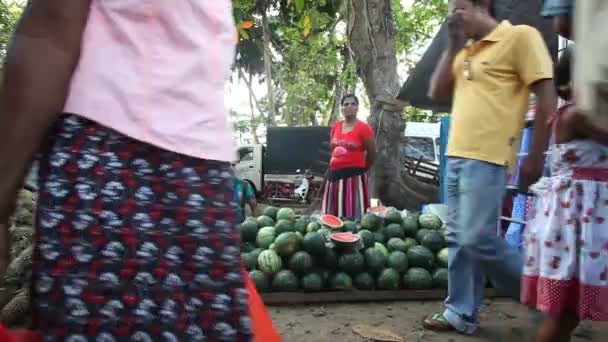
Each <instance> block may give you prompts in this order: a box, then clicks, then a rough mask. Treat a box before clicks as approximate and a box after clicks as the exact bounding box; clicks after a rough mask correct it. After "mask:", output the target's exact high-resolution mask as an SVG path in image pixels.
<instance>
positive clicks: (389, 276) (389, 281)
mask: <svg viewBox="0 0 608 342" xmlns="http://www.w3.org/2000/svg"><path fill="white" fill-rule="evenodd" d="M400 285H401V275H399V272H397V271H396V270H394V269H392V268H385V269H383V270H382V272H380V275H378V278H377V279H376V288H378V290H388V291H390V290H398V289H399V288H400Z"/></svg>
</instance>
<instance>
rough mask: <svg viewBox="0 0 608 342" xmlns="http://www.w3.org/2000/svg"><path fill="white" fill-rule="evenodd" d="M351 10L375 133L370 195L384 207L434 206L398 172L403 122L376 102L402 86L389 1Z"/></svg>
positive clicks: (369, 0)
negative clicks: (375, 154) (399, 77)
mask: <svg viewBox="0 0 608 342" xmlns="http://www.w3.org/2000/svg"><path fill="white" fill-rule="evenodd" d="M349 6H350V11H351V13H352V18H351V20H349V23H348V27H347V32H348V35H349V44H350V48H351V51H352V52H353V55H354V60H355V63H356V65H357V72H358V74H359V77H360V78H361V80H362V82H363V84H364V86H365V90H366V92H367V95H368V97H369V101H370V114H371V115H370V117H369V119H368V121H369V123H370V124H371V126H372V127H373V128H374V130H375V132H376V151H377V157H376V162H375V164H374V167H373V168H372V170H371V173H370V193H371V195H372V197H373V198H379V199H380V200H381V201H382V203H383V204H384V205H387V206H394V207H397V208H405V209H410V210H419V209H420V206H421V204H423V203H425V202H426V203H428V202H435V201H436V194H432V193H428V194H426V193H418V192H416V191H415V190H414V189H413V188H420V189H424V188H425V187H423V186H418V185H419V184H418V183H420V182H419V181H417V180H416V179H413V178H412V177H411V176H409V175H407V174H403V173H402V170H403V168H404V163H403V159H402V157H401V152H400V145H401V137H402V136H403V132H404V128H405V122H404V121H403V118H402V116H401V113H400V112H391V111H387V110H384V109H383V104H382V103H381V102H380V101H378V98H379V97H389V98H394V97H395V96H396V95H397V93H398V92H399V86H400V84H399V79H398V75H397V55H396V52H395V28H394V24H393V15H392V8H391V0H349ZM415 185H416V186H415Z"/></svg>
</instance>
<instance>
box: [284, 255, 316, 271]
mask: <svg viewBox="0 0 608 342" xmlns="http://www.w3.org/2000/svg"><path fill="white" fill-rule="evenodd" d="M312 267H313V261H312V256H310V254H308V253H306V252H304V251H299V252H296V253H295V254H294V255H292V256H291V258H289V269H290V270H292V271H294V272H295V273H297V274H306V273H308V272H310V271H311V270H312Z"/></svg>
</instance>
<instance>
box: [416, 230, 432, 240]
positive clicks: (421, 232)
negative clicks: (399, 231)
mask: <svg viewBox="0 0 608 342" xmlns="http://www.w3.org/2000/svg"><path fill="white" fill-rule="evenodd" d="M429 232H431V230H429V229H419V230H418V233H416V241H418V243H422V240H423V239H424V237H425V236H426V234H428V233H429Z"/></svg>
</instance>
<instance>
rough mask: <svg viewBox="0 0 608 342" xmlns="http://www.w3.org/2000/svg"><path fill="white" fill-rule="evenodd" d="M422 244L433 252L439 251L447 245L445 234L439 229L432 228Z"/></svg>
mask: <svg viewBox="0 0 608 342" xmlns="http://www.w3.org/2000/svg"><path fill="white" fill-rule="evenodd" d="M420 244H421V245H422V246H424V247H426V248H428V249H429V250H431V252H433V253H437V252H439V251H440V250H441V249H442V248H444V247H445V244H446V242H445V236H444V235H443V234H442V233H440V232H438V231H435V230H432V231H430V232H428V233H427V234H426V235H424V237H423V238H422V241H421V242H420Z"/></svg>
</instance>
